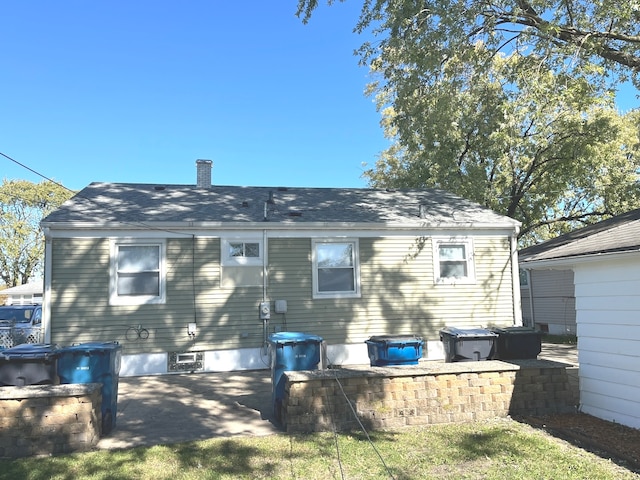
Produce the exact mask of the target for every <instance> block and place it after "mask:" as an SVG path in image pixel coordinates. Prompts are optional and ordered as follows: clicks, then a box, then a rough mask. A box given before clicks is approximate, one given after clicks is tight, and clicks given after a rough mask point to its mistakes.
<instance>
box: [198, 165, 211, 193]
mask: <svg viewBox="0 0 640 480" xmlns="http://www.w3.org/2000/svg"><path fill="white" fill-rule="evenodd" d="M212 165H213V162H212V161H211V160H196V167H197V172H198V178H197V180H196V187H198V188H207V189H208V188H211V166H212Z"/></svg>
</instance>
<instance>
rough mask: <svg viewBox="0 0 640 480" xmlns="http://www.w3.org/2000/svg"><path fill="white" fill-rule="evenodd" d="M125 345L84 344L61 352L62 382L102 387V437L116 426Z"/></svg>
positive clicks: (60, 375) (60, 374) (59, 370)
mask: <svg viewBox="0 0 640 480" xmlns="http://www.w3.org/2000/svg"><path fill="white" fill-rule="evenodd" d="M121 356H122V346H121V345H120V344H119V343H118V342H93V343H81V344H78V345H72V346H70V347H65V348H62V349H60V355H59V358H58V376H59V377H60V383H63V384H65V383H101V384H102V406H101V412H102V434H103V435H106V434H108V433H110V432H111V430H112V429H113V428H114V427H115V426H116V415H117V412H118V381H119V378H120V359H121Z"/></svg>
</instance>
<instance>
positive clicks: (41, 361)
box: [0, 343, 59, 387]
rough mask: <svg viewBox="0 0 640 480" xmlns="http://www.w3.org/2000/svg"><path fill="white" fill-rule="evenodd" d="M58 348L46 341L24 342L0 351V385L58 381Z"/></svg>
mask: <svg viewBox="0 0 640 480" xmlns="http://www.w3.org/2000/svg"><path fill="white" fill-rule="evenodd" d="M58 354H59V350H58V347H57V346H56V345H51V344H48V343H25V344H22V345H18V346H16V347H12V348H7V349H5V350H2V352H1V353H0V386H14V387H23V386H26V385H52V384H56V383H58V376H57V375H56V362H57V360H58Z"/></svg>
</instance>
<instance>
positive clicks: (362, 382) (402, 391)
mask: <svg viewBox="0 0 640 480" xmlns="http://www.w3.org/2000/svg"><path fill="white" fill-rule="evenodd" d="M285 376H286V385H285V394H284V399H283V402H282V407H281V411H280V412H279V413H280V415H281V416H280V418H281V419H282V424H283V426H284V427H285V428H286V431H287V432H290V433H302V432H313V431H332V430H334V429H335V430H338V431H344V430H351V429H357V428H359V422H361V423H362V424H363V425H364V426H365V427H366V428H368V429H383V428H398V427H402V426H405V425H427V424H436V423H456V422H471V421H476V420H482V419H487V418H495V417H504V416H507V415H516V414H527V415H544V414H550V413H561V412H575V411H576V403H577V399H576V398H575V394H574V392H573V390H572V388H571V385H570V384H569V378H568V375H567V371H566V365H565V364H562V363H557V362H552V361H548V360H513V361H509V362H503V361H496V360H491V361H479V362H460V363H443V362H424V363H422V364H421V365H419V366H415V367H414V366H399V367H365V366H362V367H359V366H355V367H345V368H337V369H331V370H315V371H295V372H286V373H285ZM354 412H355V414H354ZM355 415H357V419H356V416H355ZM358 420H359V422H358Z"/></svg>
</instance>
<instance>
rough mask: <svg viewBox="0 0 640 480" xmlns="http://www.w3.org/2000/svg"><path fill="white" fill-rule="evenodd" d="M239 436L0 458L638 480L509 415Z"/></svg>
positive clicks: (107, 475)
mask: <svg viewBox="0 0 640 480" xmlns="http://www.w3.org/2000/svg"><path fill="white" fill-rule="evenodd" d="M370 438H371V442H369V440H368V439H367V437H366V435H364V434H359V433H351V434H349V433H340V434H337V435H333V434H331V433H319V434H313V435H287V434H278V435H271V436H267V437H234V438H226V439H211V440H206V441H198V442H188V443H182V444H176V445H168V446H155V447H145V448H143V447H140V448H133V449H128V450H119V451H96V452H91V453H82V454H74V455H65V456H59V457H46V458H25V459H19V460H4V461H0V478H2V479H12V480H19V479H33V480H39V479H43V480H44V479H69V480H71V479H77V478H82V479H85V478H90V479H153V480H157V479H260V478H262V479H280V478H282V479H305V480H314V479H318V480H330V479H391V478H393V479H397V480H400V479H402V480H408V479H487V480H491V479H514V478H516V479H518V480H524V479H535V480H539V479H556V478H562V479H563V480H566V479H581V480H582V479H586V478H588V479H639V478H640V475H637V474H634V473H632V472H631V471H629V470H626V469H624V468H622V467H619V466H617V465H616V464H614V463H613V462H611V461H609V460H607V459H603V458H600V457H598V456H596V455H594V454H591V453H589V452H587V451H584V450H581V449H579V448H576V447H573V446H571V445H569V444H567V443H565V442H562V441H559V440H556V439H554V438H553V437H549V436H548V435H546V434H545V433H543V432H540V431H538V430H535V429H533V428H532V427H530V426H528V425H525V424H521V423H518V422H515V421H512V420H510V419H496V420H492V421H488V422H482V423H474V424H462V425H435V426H429V427H410V428H405V429H402V430H398V431H377V432H372V433H370Z"/></svg>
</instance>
